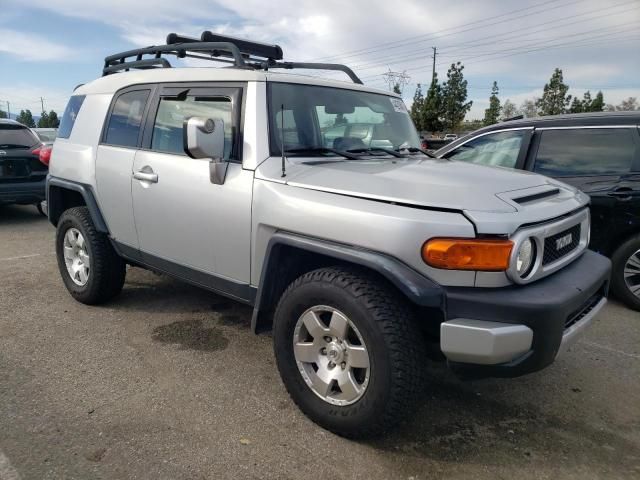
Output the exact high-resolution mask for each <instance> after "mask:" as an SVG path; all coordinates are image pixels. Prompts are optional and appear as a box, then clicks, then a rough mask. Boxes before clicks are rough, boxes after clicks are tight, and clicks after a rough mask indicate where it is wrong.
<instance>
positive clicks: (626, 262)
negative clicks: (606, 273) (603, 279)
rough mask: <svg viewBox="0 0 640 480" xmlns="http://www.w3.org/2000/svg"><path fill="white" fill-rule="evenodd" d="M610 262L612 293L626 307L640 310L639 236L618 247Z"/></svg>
mask: <svg viewBox="0 0 640 480" xmlns="http://www.w3.org/2000/svg"><path fill="white" fill-rule="evenodd" d="M611 261H612V263H613V270H612V272H611V287H612V289H613V293H614V294H615V295H616V296H617V297H618V298H619V299H620V300H622V301H623V302H624V303H625V304H627V306H629V307H631V308H633V309H635V310H640V235H635V236H634V237H631V238H630V239H628V240H627V241H626V242H624V243H623V244H622V245H620V247H619V248H618V249H617V250H616V251H615V253H614V254H613V257H612V258H611Z"/></svg>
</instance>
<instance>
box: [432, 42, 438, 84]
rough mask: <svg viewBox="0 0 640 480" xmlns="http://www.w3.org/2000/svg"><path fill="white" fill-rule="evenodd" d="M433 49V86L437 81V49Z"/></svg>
mask: <svg viewBox="0 0 640 480" xmlns="http://www.w3.org/2000/svg"><path fill="white" fill-rule="evenodd" d="M431 49H432V50H433V56H432V58H433V69H432V71H431V85H433V82H435V81H436V52H437V49H436V47H431Z"/></svg>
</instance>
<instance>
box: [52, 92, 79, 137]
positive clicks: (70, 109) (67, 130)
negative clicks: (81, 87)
mask: <svg viewBox="0 0 640 480" xmlns="http://www.w3.org/2000/svg"><path fill="white" fill-rule="evenodd" d="M84 97H85V96H84V95H74V96H73V97H71V98H70V99H69V103H67V108H65V109H64V114H63V115H62V120H60V126H59V127H58V137H60V138H69V136H70V135H71V130H73V125H74V124H75V123H76V117H77V116H78V113H79V112H80V107H82V102H84Z"/></svg>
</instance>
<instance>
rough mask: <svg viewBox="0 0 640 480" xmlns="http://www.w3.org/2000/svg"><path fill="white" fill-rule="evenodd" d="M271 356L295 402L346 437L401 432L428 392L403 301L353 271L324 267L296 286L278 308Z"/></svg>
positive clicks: (421, 352) (369, 277)
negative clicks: (421, 393)
mask: <svg viewBox="0 0 640 480" xmlns="http://www.w3.org/2000/svg"><path fill="white" fill-rule="evenodd" d="M274 349H275V355H276V361H277V364H278V369H279V371H280V375H281V377H282V380H283V382H284V384H285V386H286V388H287V390H288V391H289V394H290V395H291V397H292V399H293V400H294V402H295V403H296V404H297V405H298V406H299V407H300V409H301V410H302V411H303V412H304V413H305V414H306V415H307V416H308V417H309V418H311V419H312V420H313V421H314V422H316V423H318V424H319V425H321V426H322V427H324V428H326V429H328V430H330V431H332V432H334V433H337V434H339V435H343V436H346V437H351V438H358V437H367V436H372V435H377V434H379V433H382V432H384V431H387V430H390V429H391V428H393V427H394V426H396V425H397V424H398V423H399V422H400V421H401V420H402V419H403V418H404V417H405V416H406V415H407V414H409V413H410V412H412V411H413V408H412V404H413V403H414V402H415V400H416V398H417V396H418V395H417V394H418V392H419V391H420V389H421V387H422V385H423V368H422V365H421V363H422V362H423V361H424V359H425V352H424V343H423V342H422V340H421V338H420V335H419V333H418V332H416V329H415V327H414V324H413V319H412V313H411V311H410V310H409V308H407V305H406V301H405V300H404V299H402V298H399V296H398V295H397V294H396V293H395V292H394V291H392V290H391V289H390V288H389V287H387V286H386V285H385V284H383V283H382V282H381V281H380V280H378V279H377V278H376V277H374V276H372V275H370V274H368V273H367V272H363V271H360V270H356V269H350V268H342V267H333V268H323V269H320V270H315V271H313V272H309V273H306V274H304V275H302V276H301V277H300V278H298V279H297V280H296V281H294V282H293V283H292V284H291V285H290V286H289V287H288V288H287V290H286V291H285V293H284V294H283V295H282V298H281V299H280V302H279V303H278V307H277V309H276V313H275V319H274Z"/></svg>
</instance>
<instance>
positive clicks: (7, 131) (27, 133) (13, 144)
mask: <svg viewBox="0 0 640 480" xmlns="http://www.w3.org/2000/svg"><path fill="white" fill-rule="evenodd" d="M36 143H38V138H37V137H36V136H35V135H34V134H33V133H32V132H31V130H29V129H28V128H27V127H23V126H22V125H15V124H3V123H0V148H29V147H32V146H33V145H35V144H36Z"/></svg>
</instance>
